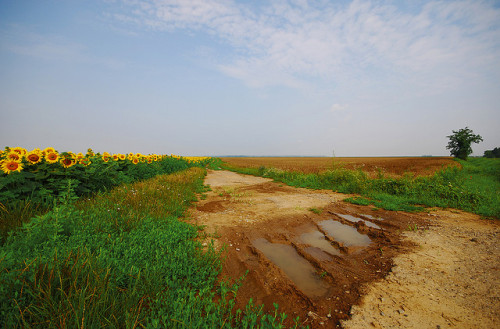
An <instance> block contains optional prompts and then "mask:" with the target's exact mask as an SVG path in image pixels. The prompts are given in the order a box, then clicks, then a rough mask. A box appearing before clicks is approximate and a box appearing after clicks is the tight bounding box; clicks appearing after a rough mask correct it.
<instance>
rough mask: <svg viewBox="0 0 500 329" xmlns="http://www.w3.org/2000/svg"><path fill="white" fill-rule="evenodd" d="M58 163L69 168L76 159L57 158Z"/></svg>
mask: <svg viewBox="0 0 500 329" xmlns="http://www.w3.org/2000/svg"><path fill="white" fill-rule="evenodd" d="M59 163H60V164H61V165H62V166H63V167H64V168H69V167H72V166H74V165H75V164H76V160H75V159H74V158H72V157H64V158H61V160H59Z"/></svg>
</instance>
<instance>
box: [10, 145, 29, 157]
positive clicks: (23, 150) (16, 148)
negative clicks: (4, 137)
mask: <svg viewBox="0 0 500 329" xmlns="http://www.w3.org/2000/svg"><path fill="white" fill-rule="evenodd" d="M10 150H11V151H12V152H16V153H18V154H19V155H21V156H23V155H25V154H26V153H28V151H26V149H25V148H22V147H14V148H11V149H10Z"/></svg>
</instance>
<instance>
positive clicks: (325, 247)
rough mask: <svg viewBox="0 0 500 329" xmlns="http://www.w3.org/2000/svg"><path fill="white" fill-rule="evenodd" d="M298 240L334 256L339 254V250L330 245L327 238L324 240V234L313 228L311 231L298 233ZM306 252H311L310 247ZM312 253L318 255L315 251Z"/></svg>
mask: <svg viewBox="0 0 500 329" xmlns="http://www.w3.org/2000/svg"><path fill="white" fill-rule="evenodd" d="M300 241H301V242H302V243H305V244H308V245H310V246H311V247H315V248H318V249H321V250H322V251H324V252H326V253H328V254H330V255H335V256H340V255H341V254H340V251H339V250H338V249H337V248H335V247H334V246H332V245H331V243H330V242H329V241H328V240H326V238H325V235H324V234H323V233H321V232H320V231H317V230H314V231H312V232H308V233H303V234H301V235H300ZM308 252H309V253H311V249H309V251H308ZM313 254H315V255H318V253H315V252H313ZM313 256H314V255H313ZM322 258H325V257H322Z"/></svg>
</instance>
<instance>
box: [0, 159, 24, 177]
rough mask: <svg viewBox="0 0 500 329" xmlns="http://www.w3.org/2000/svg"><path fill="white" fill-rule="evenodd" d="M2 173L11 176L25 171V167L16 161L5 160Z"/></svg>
mask: <svg viewBox="0 0 500 329" xmlns="http://www.w3.org/2000/svg"><path fill="white" fill-rule="evenodd" d="M1 167H2V171H3V172H4V173H6V174H10V173H11V172H14V171H18V172H20V171H21V170H22V169H23V165H22V164H21V163H19V162H17V161H14V160H4V161H2V165H1Z"/></svg>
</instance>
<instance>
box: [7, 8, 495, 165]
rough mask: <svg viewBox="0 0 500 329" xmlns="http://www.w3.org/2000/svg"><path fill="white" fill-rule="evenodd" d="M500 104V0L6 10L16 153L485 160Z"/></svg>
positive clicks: (10, 135) (10, 123)
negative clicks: (460, 152) (464, 131)
mask: <svg viewBox="0 0 500 329" xmlns="http://www.w3.org/2000/svg"><path fill="white" fill-rule="evenodd" d="M499 104H500V3H499V2H498V1H492V0H489V1H488V0H479V1H473V0H460V1H458V0H457V1H419V2H415V1H396V0H382V1H369V0H353V1H348V0H341V1H324V0H317V1H305V0H288V1H287V0H276V1H264V0H258V1H248V0H241V1H235V0H205V1H200V0H150V1H138V0H102V1H83V0H75V1H60V0H44V1H38V0H37V1H34V0H27V1H15V0H4V1H2V4H1V5H0V148H3V147H4V146H10V147H14V146H22V147H25V148H27V149H32V148H35V147H39V148H45V147H48V146H52V147H55V148H56V149H58V150H61V151H73V152H85V150H86V149H87V148H89V147H90V148H92V149H94V150H95V151H96V152H101V153H102V152H104V151H107V152H111V153H128V152H133V153H137V152H140V153H144V154H149V153H158V154H180V155H185V156H190V155H219V154H235V155H252V154H257V155H260V156H270V155H275V156H283V155H287V154H292V155H298V156H331V155H332V154H333V153H335V156H338V157H356V156H367V157H370V156H421V155H432V156H448V155H449V152H448V150H446V145H447V144H448V139H447V137H446V136H448V135H451V134H452V130H459V129H461V128H465V127H466V126H468V127H469V128H470V129H472V130H473V131H474V133H476V134H480V135H481V136H482V137H483V139H484V142H482V143H480V144H474V145H472V147H473V150H474V153H473V155H476V156H481V155H482V154H483V153H484V151H485V150H491V149H493V148H495V147H499V146H500V129H498V122H500V105H499Z"/></svg>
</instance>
